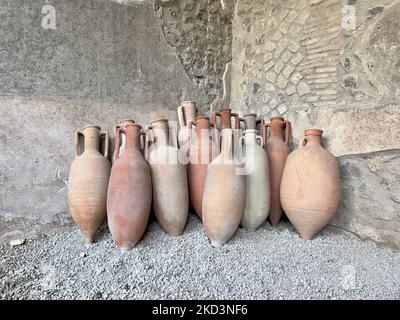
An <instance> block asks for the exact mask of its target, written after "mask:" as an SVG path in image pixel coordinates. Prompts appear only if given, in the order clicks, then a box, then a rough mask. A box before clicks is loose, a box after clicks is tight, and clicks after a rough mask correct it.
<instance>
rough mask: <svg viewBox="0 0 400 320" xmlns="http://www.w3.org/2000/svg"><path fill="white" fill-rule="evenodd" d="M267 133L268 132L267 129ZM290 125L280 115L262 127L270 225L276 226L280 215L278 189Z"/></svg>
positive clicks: (290, 133) (287, 151) (285, 155)
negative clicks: (265, 156) (268, 187)
mask: <svg viewBox="0 0 400 320" xmlns="http://www.w3.org/2000/svg"><path fill="white" fill-rule="evenodd" d="M268 128H269V129H270V130H269V134H268V130H267V129H268ZM291 135H292V127H291V124H290V122H289V121H287V120H284V119H283V118H282V117H272V118H271V122H270V123H269V124H266V125H265V126H264V129H263V139H264V143H265V145H264V149H265V150H266V152H267V155H268V163H269V175H270V188H271V205H270V211H269V220H270V221H271V225H272V226H274V227H275V226H277V225H278V223H279V220H280V219H281V217H282V213H283V211H282V205H281V200H280V189H281V179H282V173H283V169H284V167H285V162H286V158H287V156H288V155H289V152H290V148H289V144H290V141H291Z"/></svg>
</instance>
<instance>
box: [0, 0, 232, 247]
mask: <svg viewBox="0 0 400 320" xmlns="http://www.w3.org/2000/svg"><path fill="white" fill-rule="evenodd" d="M181 2H182V1H181ZM209 2H210V1H209ZM211 2H212V3H214V4H215V3H218V4H219V1H217V0H216V1H211ZM211 2H210V3H211ZM46 4H51V5H52V6H54V8H55V10H56V29H55V30H52V29H44V28H43V27H42V19H43V17H45V14H43V13H42V8H43V6H44V5H46ZM163 4H166V2H163ZM178 4H179V3H178ZM205 4H207V1H205V2H204V1H203V4H202V6H201V8H198V7H197V6H198V3H197V2H196V3H194V2H193V3H192V5H193V6H195V7H196V8H197V9H188V10H189V11H187V10H186V9H183V11H182V12H176V16H175V17H180V18H179V19H180V21H181V22H180V23H181V25H182V28H183V27H186V26H191V28H192V29H191V30H195V29H196V28H197V27H196V28H195V27H194V23H195V17H196V16H197V14H199V15H200V14H201V15H204V17H205V18H206V19H207V20H206V21H203V22H202V28H203V29H204V28H206V29H207V28H209V29H210V30H216V28H215V25H213V24H217V23H218V24H219V23H220V21H219V20H218V19H219V18H218V19H214V17H220V16H222V14H221V13H220V12H222V11H223V9H222V7H221V6H220V7H216V6H215V5H213V6H212V7H210V8H207V7H205V6H204V5H205ZM179 5H180V6H182V4H179ZM211 9H212V12H211V11H210V10H211ZM159 10H160V8H159V7H158V8H155V7H154V2H153V1H136V0H126V1H110V0H87V1H81V0H68V1H67V0H54V1H53V0H52V1H49V2H45V1H43V2H41V1H36V0H13V1H7V0H0V33H1V37H0V113H1V117H0V148H1V150H2V152H1V154H0V168H1V170H0V241H8V240H9V239H10V238H15V237H31V236H34V235H36V234H37V233H39V232H42V231H43V230H45V231H46V232H47V231H48V230H50V229H51V228H53V227H54V228H59V227H60V226H63V225H69V224H70V223H71V219H70V215H69V212H68V207H67V203H66V191H67V189H66V185H67V183H68V170H69V165H70V162H71V160H72V148H73V147H72V141H73V132H74V131H75V130H77V129H81V128H82V127H83V126H84V125H85V124H87V123H96V124H99V125H100V126H101V127H102V129H103V130H107V129H108V130H109V132H110V134H112V132H111V128H112V127H113V125H114V124H115V123H117V122H119V121H120V120H121V119H126V118H132V119H135V120H136V121H137V122H138V123H141V124H143V125H146V124H148V123H149V121H151V120H155V119H158V118H161V117H166V118H168V119H175V118H176V112H175V110H176V106H177V105H178V104H179V103H180V102H181V101H182V100H188V99H189V100H200V99H201V97H207V96H208V92H206V91H205V89H207V88H209V86H210V88H211V87H212V86H215V87H216V88H220V87H221V85H220V83H221V78H222V73H223V70H222V71H220V69H223V67H222V66H223V62H221V63H220V60H218V59H217V57H216V56H212V55H213V54H217V53H218V52H219V53H221V52H222V50H223V51H224V54H225V55H226V56H227V58H226V59H230V58H229V54H230V49H226V48H224V49H222V47H218V52H210V53H208V56H207V59H205V60H204V61H203V62H204V63H205V64H207V65H206V66H204V68H202V67H201V63H203V62H196V63H192V64H191V65H193V66H196V68H198V69H199V70H201V72H200V71H199V73H197V71H195V72H194V74H196V75H199V77H200V78H201V79H202V83H204V85H200V84H198V83H196V82H195V81H193V77H192V75H191V73H190V72H189V71H188V70H189V67H188V64H185V63H182V60H184V58H183V56H181V54H180V53H182V54H183V52H184V51H185V50H184V47H185V46H187V47H190V46H191V42H192V39H191V38H190V39H189V38H188V37H189V36H190V32H188V33H186V36H185V37H184V39H185V41H186V42H185V43H183V44H181V45H179V50H175V48H174V47H173V46H171V43H170V41H171V39H170V37H167V36H166V35H164V32H163V28H166V21H170V20H168V19H167V18H165V17H164V14H162V17H161V19H160V17H159V16H158V14H159ZM183 21H185V23H183ZM229 23H230V22H229ZM207 26H209V27H207ZM224 28H225V27H224ZM179 30H181V29H179ZM224 30H225V29H224ZM207 32H208V35H207ZM207 32H206V33H205V34H204V35H205V36H206V39H203V38H202V39H200V38H199V41H200V42H201V43H199V44H198V46H197V47H196V46H194V47H196V48H198V50H200V49H201V48H203V47H204V52H208V51H210V50H212V46H208V45H207V41H208V40H210V41H211V40H212V39H214V38H212V34H213V33H212V32H210V31H207ZM197 34H198V35H199V34H200V30H199V32H198V33H197ZM202 35H203V34H202ZM220 37H221V34H219V35H218V38H217V39H216V40H215V39H214V40H213V41H214V42H218V45H221V43H223V42H219V38H220ZM228 42H229V41H228ZM228 46H229V44H228ZM207 48H208V49H207ZM198 55H199V58H202V53H201V52H199V53H198ZM210 56H212V57H210ZM221 61H222V60H221ZM207 72H210V73H211V74H212V77H211V78H212V79H213V80H210V81H209V82H207V83H208V84H207V85H206V84H205V83H206V80H207V76H206V74H205V73H207ZM219 72H221V74H220V75H219V76H217V74H218V73H219ZM217 78H218V80H217ZM218 91H219V89H215V88H214V89H213V91H212V92H213V95H217V93H218V94H219V92H218Z"/></svg>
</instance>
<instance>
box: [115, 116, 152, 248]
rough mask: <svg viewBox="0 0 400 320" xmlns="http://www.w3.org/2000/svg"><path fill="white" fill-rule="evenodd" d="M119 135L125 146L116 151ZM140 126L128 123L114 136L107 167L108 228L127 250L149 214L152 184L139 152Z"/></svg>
mask: <svg viewBox="0 0 400 320" xmlns="http://www.w3.org/2000/svg"><path fill="white" fill-rule="evenodd" d="M122 134H124V135H125V137H126V148H125V151H124V152H122V153H121V152H120V150H119V149H120V140H121V137H122ZM141 137H144V132H143V131H142V127H141V126H140V125H138V124H133V123H129V124H126V125H125V126H124V128H119V129H118V131H117V135H116V139H115V154H116V155H117V157H116V161H115V163H114V165H113V166H112V168H111V175H110V182H109V184H108V193H107V218H108V227H109V229H110V231H111V235H112V237H113V239H114V241H115V242H116V244H117V246H118V247H119V248H121V249H122V250H123V251H129V250H131V249H132V248H133V247H134V246H135V245H136V244H137V243H138V242H139V240H140V239H141V238H142V236H143V234H144V232H145V230H146V227H147V223H148V220H149V216H150V209H151V200H152V185H151V173H150V167H149V165H148V164H147V162H146V161H145V160H144V158H143V155H142V153H141V151H140V145H141Z"/></svg>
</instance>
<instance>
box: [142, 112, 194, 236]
mask: <svg viewBox="0 0 400 320" xmlns="http://www.w3.org/2000/svg"><path fill="white" fill-rule="evenodd" d="M147 131H148V133H147V138H146V147H145V154H146V159H147V160H148V162H149V165H150V169H151V175H152V184H153V209H154V213H155V215H156V218H157V220H158V221H159V223H160V224H161V226H162V227H163V228H164V230H165V231H166V232H167V233H168V234H170V235H173V236H178V235H181V234H182V233H183V230H184V228H185V225H186V221H187V217H188V211H189V192H188V181H187V172H186V166H185V165H184V164H182V163H181V162H180V161H179V149H178V146H177V137H176V134H172V133H173V131H170V128H169V124H168V120H165V119H161V120H157V121H153V122H152V123H151V125H150V126H149V127H148V128H147ZM170 132H171V135H170ZM170 141H171V143H172V145H170V143H169V142H170Z"/></svg>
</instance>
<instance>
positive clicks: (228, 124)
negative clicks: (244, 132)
mask: <svg viewBox="0 0 400 320" xmlns="http://www.w3.org/2000/svg"><path fill="white" fill-rule="evenodd" d="M217 118H219V119H220V127H218V121H217ZM232 119H234V120H235V125H234V129H240V119H239V115H238V114H237V113H233V112H232V110H231V109H228V108H227V109H222V110H221V111H216V112H214V114H213V116H212V119H211V122H212V123H213V124H214V125H215V128H218V130H223V129H231V128H232Z"/></svg>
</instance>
